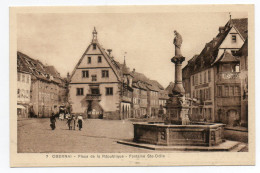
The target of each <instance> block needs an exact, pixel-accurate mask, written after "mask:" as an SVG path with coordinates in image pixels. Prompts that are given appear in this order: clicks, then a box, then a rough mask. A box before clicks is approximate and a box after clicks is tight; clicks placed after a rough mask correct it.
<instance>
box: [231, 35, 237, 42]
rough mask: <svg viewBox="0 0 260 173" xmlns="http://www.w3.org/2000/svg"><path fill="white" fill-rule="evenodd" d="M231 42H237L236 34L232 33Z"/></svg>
mask: <svg viewBox="0 0 260 173" xmlns="http://www.w3.org/2000/svg"><path fill="white" fill-rule="evenodd" d="M232 42H233V43H235V42H237V36H236V35H232Z"/></svg>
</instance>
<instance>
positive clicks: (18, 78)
mask: <svg viewBox="0 0 260 173" xmlns="http://www.w3.org/2000/svg"><path fill="white" fill-rule="evenodd" d="M20 78H21V75H20V73H17V81H20V80H21V79H20Z"/></svg>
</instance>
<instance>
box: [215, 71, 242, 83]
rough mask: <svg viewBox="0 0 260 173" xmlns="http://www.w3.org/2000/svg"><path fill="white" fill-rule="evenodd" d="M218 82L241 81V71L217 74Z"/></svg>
mask: <svg viewBox="0 0 260 173" xmlns="http://www.w3.org/2000/svg"><path fill="white" fill-rule="evenodd" d="M217 82H220V83H221V82H225V83H226V82H228V83H234V82H235V83H239V82H240V73H239V72H220V73H219V74H217Z"/></svg>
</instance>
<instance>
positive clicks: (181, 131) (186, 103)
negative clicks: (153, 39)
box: [119, 31, 225, 150]
mask: <svg viewBox="0 0 260 173" xmlns="http://www.w3.org/2000/svg"><path fill="white" fill-rule="evenodd" d="M174 34H175V38H174V40H173V44H174V45H175V56H174V57H173V58H171V62H172V63H174V64H175V85H174V87H173V90H172V93H171V94H169V97H170V99H169V100H168V101H167V103H166V110H167V111H166V112H167V113H166V116H165V119H164V122H142V123H133V125H134V139H133V141H132V142H130V143H129V142H128V143H127V142H122V141H121V142H119V143H123V144H128V145H134V146H139V145H150V144H152V145H153V146H176V145H178V146H191V147H192V146H204V147H206V150H207V149H208V147H211V146H216V145H219V144H221V143H222V142H224V141H225V140H224V124H220V123H205V122H192V121H190V120H189V116H188V115H189V109H190V103H191V101H190V100H191V99H188V98H185V90H184V87H183V84H182V62H183V61H185V57H183V56H182V54H181V45H182V37H181V35H180V34H179V33H178V32H177V31H174ZM204 149H205V148H204Z"/></svg>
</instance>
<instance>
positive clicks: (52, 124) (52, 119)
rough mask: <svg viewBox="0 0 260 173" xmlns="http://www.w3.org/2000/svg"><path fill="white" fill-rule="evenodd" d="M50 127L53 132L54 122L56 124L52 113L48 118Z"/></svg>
mask: <svg viewBox="0 0 260 173" xmlns="http://www.w3.org/2000/svg"><path fill="white" fill-rule="evenodd" d="M50 122H51V124H50V126H51V129H52V130H54V129H55V127H56V126H55V122H56V117H55V116H54V113H52V114H51V117H50Z"/></svg>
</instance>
